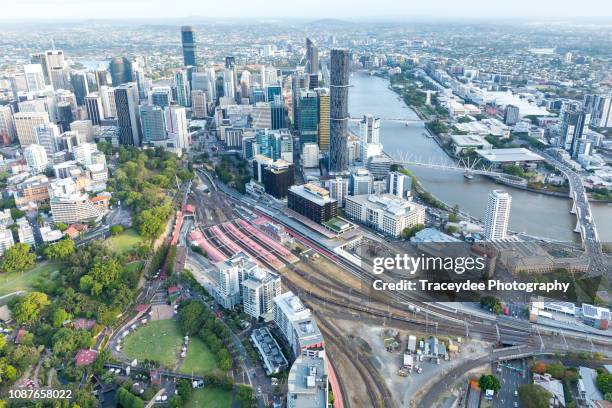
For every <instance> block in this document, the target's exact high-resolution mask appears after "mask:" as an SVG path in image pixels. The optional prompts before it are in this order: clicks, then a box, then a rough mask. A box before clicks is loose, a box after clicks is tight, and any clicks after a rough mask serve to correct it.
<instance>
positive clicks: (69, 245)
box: [43, 237, 74, 260]
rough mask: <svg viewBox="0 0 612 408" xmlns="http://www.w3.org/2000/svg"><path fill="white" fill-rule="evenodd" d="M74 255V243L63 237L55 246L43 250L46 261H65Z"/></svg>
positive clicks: (48, 246)
mask: <svg viewBox="0 0 612 408" xmlns="http://www.w3.org/2000/svg"><path fill="white" fill-rule="evenodd" d="M73 253H74V241H73V240H72V239H71V238H70V237H64V238H63V239H61V240H59V241H57V242H56V243H55V244H51V245H47V246H46V247H45V248H44V249H43V255H44V257H45V258H46V259H54V260H60V259H66V258H68V257H69V256H70V255H72V254H73Z"/></svg>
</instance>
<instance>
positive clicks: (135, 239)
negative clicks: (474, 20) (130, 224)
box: [108, 228, 142, 253]
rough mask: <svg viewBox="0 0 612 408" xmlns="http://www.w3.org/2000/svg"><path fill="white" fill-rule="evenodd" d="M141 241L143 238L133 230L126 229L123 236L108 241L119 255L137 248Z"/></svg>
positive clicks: (116, 236) (113, 237)
mask: <svg viewBox="0 0 612 408" xmlns="http://www.w3.org/2000/svg"><path fill="white" fill-rule="evenodd" d="M141 241H142V238H141V237H140V235H138V232H136V230H134V229H132V228H130V229H126V230H125V231H123V232H122V233H121V234H119V235H115V236H112V237H110V238H109V239H108V243H109V244H110V246H111V248H113V249H114V250H115V251H117V252H119V253H124V252H127V251H129V250H130V249H133V248H136V245H138V244H139V243H140V242H141Z"/></svg>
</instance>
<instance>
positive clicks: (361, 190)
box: [348, 168, 373, 196]
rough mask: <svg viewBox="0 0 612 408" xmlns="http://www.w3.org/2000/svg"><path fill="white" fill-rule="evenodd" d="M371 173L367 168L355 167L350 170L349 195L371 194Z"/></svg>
mask: <svg viewBox="0 0 612 408" xmlns="http://www.w3.org/2000/svg"><path fill="white" fill-rule="evenodd" d="M372 183H373V179H372V175H371V174H370V172H369V171H368V169H364V168H356V169H353V170H352V171H351V174H350V176H349V187H348V188H349V190H348V191H349V195H352V196H356V195H363V194H367V195H370V194H372Z"/></svg>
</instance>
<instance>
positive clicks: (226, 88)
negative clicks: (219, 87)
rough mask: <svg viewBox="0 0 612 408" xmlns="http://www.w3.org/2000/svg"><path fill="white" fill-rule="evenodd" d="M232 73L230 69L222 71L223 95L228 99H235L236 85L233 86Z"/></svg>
mask: <svg viewBox="0 0 612 408" xmlns="http://www.w3.org/2000/svg"><path fill="white" fill-rule="evenodd" d="M234 84H235V82H234V73H233V72H232V70H231V69H227V68H226V69H225V71H223V96H224V97H226V98H230V99H234V100H235V99H236V87H235V86H234Z"/></svg>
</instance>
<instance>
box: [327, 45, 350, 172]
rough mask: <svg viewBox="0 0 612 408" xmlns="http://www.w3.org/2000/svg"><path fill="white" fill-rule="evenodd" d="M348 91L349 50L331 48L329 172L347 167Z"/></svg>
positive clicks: (341, 170)
mask: <svg viewBox="0 0 612 408" xmlns="http://www.w3.org/2000/svg"><path fill="white" fill-rule="evenodd" d="M348 91H349V52H348V50H347V49H339V48H334V49H332V50H331V73H330V145H329V172H330V173H335V174H338V173H343V172H346V171H347V169H348V150H347V149H348V147H347V138H348V118H349V114H348Z"/></svg>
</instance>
